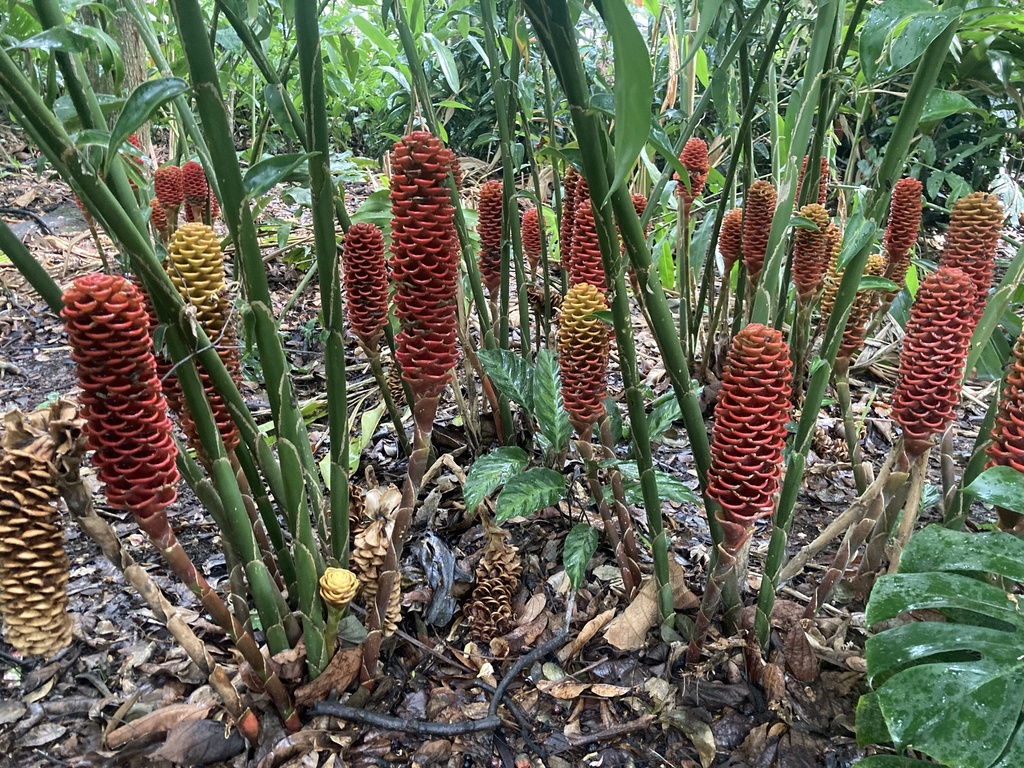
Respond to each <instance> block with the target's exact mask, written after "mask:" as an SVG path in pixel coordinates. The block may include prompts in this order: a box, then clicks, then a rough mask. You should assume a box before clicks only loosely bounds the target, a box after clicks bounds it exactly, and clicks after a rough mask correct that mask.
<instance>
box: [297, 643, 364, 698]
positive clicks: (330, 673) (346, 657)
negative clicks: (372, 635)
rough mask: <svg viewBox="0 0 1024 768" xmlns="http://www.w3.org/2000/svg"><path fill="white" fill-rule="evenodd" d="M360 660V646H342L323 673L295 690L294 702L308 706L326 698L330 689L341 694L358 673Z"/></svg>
mask: <svg viewBox="0 0 1024 768" xmlns="http://www.w3.org/2000/svg"><path fill="white" fill-rule="evenodd" d="M361 660H362V647H361V646H354V647H352V648H342V649H341V650H340V651H338V652H337V653H336V654H334V658H332V659H331V663H330V664H328V665H327V669H325V670H324V671H323V674H321V675H320V676H319V677H317V678H316V680H313V681H311V682H309V683H306V685H303V686H302V687H301V688H299V689H298V690H297V691H295V703H296V704H298V705H299V706H300V707H308V706H309V705H311V704H315V703H316V702H318V701H323V700H324V699H326V698H327V696H328V695H329V694H330V692H331V691H332V690H333V691H334V692H335V693H338V694H341V693H342V692H344V691H345V689H347V688H348V687H349V685H351V684H352V681H353V680H355V679H356V676H357V675H358V674H359V665H360V663H361Z"/></svg>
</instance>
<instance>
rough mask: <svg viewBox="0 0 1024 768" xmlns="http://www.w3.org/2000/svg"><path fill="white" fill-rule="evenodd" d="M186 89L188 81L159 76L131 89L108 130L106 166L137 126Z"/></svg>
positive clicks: (108, 165)
mask: <svg viewBox="0 0 1024 768" xmlns="http://www.w3.org/2000/svg"><path fill="white" fill-rule="evenodd" d="M187 90H188V83H187V82H185V81H184V80H182V79H181V78H180V77H161V78H157V79H156V80H147V81H146V82H144V83H142V84H141V85H140V86H139V87H138V88H136V89H135V90H134V91H132V93H131V96H129V97H128V101H126V102H125V103H124V109H122V110H121V114H120V116H119V117H118V118H117V123H116V124H115V125H114V129H113V130H112V131H111V132H110V145H109V146H108V147H107V167H108V168H109V167H110V163H111V162H113V160H114V158H116V157H117V154H118V150H119V149H120V148H121V145H122V144H124V143H125V141H127V139H128V137H129V136H131V135H132V134H133V133H134V132H135V131H136V130H138V128H139V126H140V125H142V124H143V123H144V122H146V121H147V120H149V118H150V117H152V116H153V113H154V112H156V111H157V110H158V109H159V108H160V107H162V106H163V105H164V104H166V103H167V102H169V101H170V100H171V99H173V98H175V97H176V96H180V95H181V94H183V93H185V91H187Z"/></svg>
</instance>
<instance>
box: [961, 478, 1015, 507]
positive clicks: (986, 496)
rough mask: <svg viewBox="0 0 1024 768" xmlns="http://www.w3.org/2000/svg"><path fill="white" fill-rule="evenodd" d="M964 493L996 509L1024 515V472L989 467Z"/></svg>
mask: <svg viewBox="0 0 1024 768" xmlns="http://www.w3.org/2000/svg"><path fill="white" fill-rule="evenodd" d="M964 493H965V494H967V495H968V496H974V497H975V498H977V499H978V500H979V501H982V502H984V503H986V504H991V505H992V506H994V507H1002V508H1003V509H1008V510H1010V511H1011V512H1017V513H1024V472H1020V471H1019V470H1016V469H1014V468H1013V467H989V468H988V469H986V470H985V471H984V472H982V473H981V474H980V475H978V476H977V477H976V478H975V479H974V482H973V483H971V484H970V485H969V486H967V487H966V488H964Z"/></svg>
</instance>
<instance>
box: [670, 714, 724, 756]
mask: <svg viewBox="0 0 1024 768" xmlns="http://www.w3.org/2000/svg"><path fill="white" fill-rule="evenodd" d="M662 719H664V720H665V721H667V722H669V723H671V724H672V725H674V726H675V727H676V728H678V729H679V730H680V731H681V732H682V734H683V735H684V736H685V737H686V738H688V739H689V740H690V741H691V742H692V743H693V746H695V747H696V748H697V756H698V757H699V758H700V764H701V766H702V768H708V766H709V765H711V763H712V762H714V760H715V753H716V752H717V748H716V747H715V734H714V733H713V732H712V731H711V726H709V725H708V724H707V723H705V722H704V721H703V720H701V719H700V718H699V717H698V716H697V714H696V713H695V712H693V711H692V710H689V709H673V710H670V711H668V712H666V713H665V714H663V715H662Z"/></svg>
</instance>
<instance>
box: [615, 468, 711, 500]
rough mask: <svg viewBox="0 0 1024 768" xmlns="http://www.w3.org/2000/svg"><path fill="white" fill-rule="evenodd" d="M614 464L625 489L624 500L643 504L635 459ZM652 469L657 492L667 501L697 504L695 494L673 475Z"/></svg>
mask: <svg viewBox="0 0 1024 768" xmlns="http://www.w3.org/2000/svg"><path fill="white" fill-rule="evenodd" d="M615 466H617V467H618V468H619V472H621V473H622V480H623V483H622V485H623V488H624V490H625V491H626V501H628V502H629V503H630V504H633V505H635V506H638V507H642V506H643V504H644V497H643V491H642V489H641V487H640V472H639V470H638V468H637V465H636V462H635V461H620V462H615ZM653 471H654V477H655V479H656V480H657V481H658V493H659V494H661V497H662V498H663V499H666V500H667V501H674V502H676V503H677V504H697V503H698V501H697V494H695V493H694V492H693V491H691V490H690V489H689V488H687V487H686V486H685V485H684V484H683V482H682V481H681V480H680V479H679V478H678V477H677V476H675V475H670V474H668V473H666V472H661V471H659V470H657V469H655V470H653Z"/></svg>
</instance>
